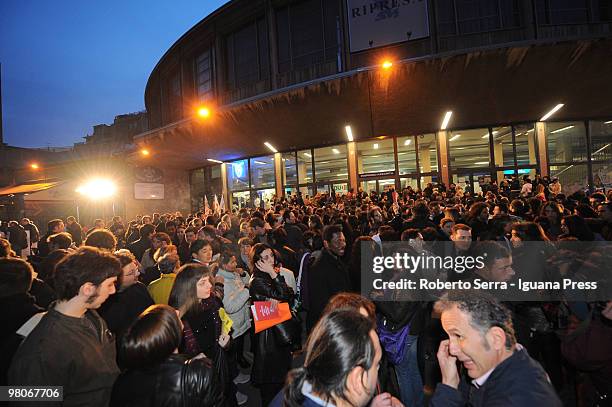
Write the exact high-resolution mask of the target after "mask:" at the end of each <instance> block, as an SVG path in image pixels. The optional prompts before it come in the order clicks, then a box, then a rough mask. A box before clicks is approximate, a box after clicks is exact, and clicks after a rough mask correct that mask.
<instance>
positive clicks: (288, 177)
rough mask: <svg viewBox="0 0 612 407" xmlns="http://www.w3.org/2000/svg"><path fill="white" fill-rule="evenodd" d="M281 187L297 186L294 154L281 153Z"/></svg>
mask: <svg viewBox="0 0 612 407" xmlns="http://www.w3.org/2000/svg"><path fill="white" fill-rule="evenodd" d="M282 160H283V186H288V185H292V186H293V185H297V166H296V164H295V152H291V153H283V154H282Z"/></svg>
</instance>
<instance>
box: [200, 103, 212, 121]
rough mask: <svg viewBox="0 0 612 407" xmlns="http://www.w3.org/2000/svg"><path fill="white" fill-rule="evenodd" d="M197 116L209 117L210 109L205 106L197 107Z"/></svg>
mask: <svg viewBox="0 0 612 407" xmlns="http://www.w3.org/2000/svg"><path fill="white" fill-rule="evenodd" d="M198 116H199V117H201V118H203V119H208V118H209V117H210V109H209V108H207V107H206V106H202V107H199V108H198Z"/></svg>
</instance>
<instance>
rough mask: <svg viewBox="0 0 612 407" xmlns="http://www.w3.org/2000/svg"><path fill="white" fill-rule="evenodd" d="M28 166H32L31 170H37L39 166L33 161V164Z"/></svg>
mask: <svg viewBox="0 0 612 407" xmlns="http://www.w3.org/2000/svg"><path fill="white" fill-rule="evenodd" d="M30 168H32V169H33V170H37V169H38V168H40V167H39V166H38V164H36V163H33V164H31V165H30Z"/></svg>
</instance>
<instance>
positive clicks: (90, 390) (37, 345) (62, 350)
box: [8, 247, 121, 406]
mask: <svg viewBox="0 0 612 407" xmlns="http://www.w3.org/2000/svg"><path fill="white" fill-rule="evenodd" d="M120 273H121V266H120V263H119V260H117V259H116V258H115V257H114V256H113V255H112V254H110V253H106V252H103V251H101V250H100V249H96V248H92V247H82V248H80V249H79V250H77V251H76V252H75V253H73V254H70V255H68V256H67V257H66V258H65V259H63V260H62V261H61V262H60V263H58V265H57V266H56V268H55V273H54V281H55V289H56V292H57V297H58V301H57V302H56V303H55V305H54V306H53V307H52V308H50V309H49V311H48V312H47V313H46V314H45V315H44V316H43V317H42V319H41V320H40V322H39V323H38V325H36V327H35V328H34V329H33V330H32V331H31V332H30V333H29V334H28V335H27V337H26V339H25V340H24V341H23V343H22V344H21V346H20V347H19V349H18V350H17V353H16V354H15V356H14V357H13V361H12V364H11V367H10V369H9V373H8V383H9V385H13V386H15V385H19V386H36V385H46V386H63V389H64V393H63V397H64V400H63V403H64V405H65V406H76V405H88V406H107V405H108V403H109V401H110V395H111V389H112V386H113V383H114V381H115V379H116V377H117V375H118V374H119V368H118V367H117V363H116V362H115V355H116V351H115V340H114V337H113V335H112V334H110V331H109V330H108V328H107V326H106V323H105V322H104V320H103V319H102V318H100V316H99V315H98V313H97V312H96V311H95V310H96V309H97V308H99V307H100V305H102V304H103V303H104V301H106V299H107V298H108V297H109V295H112V294H114V292H115V282H116V281H117V276H118V275H119V274H120Z"/></svg>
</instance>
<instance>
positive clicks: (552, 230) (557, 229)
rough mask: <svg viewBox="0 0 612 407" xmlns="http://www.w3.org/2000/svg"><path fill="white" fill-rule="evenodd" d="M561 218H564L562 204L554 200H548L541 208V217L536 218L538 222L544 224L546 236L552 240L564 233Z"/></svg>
mask: <svg viewBox="0 0 612 407" xmlns="http://www.w3.org/2000/svg"><path fill="white" fill-rule="evenodd" d="M561 218H563V209H562V208H561V206H560V205H559V204H558V203H556V202H554V201H548V202H546V203H545V204H544V205H543V206H542V208H541V209H540V217H539V218H538V219H536V222H538V223H540V224H541V225H542V227H543V228H544V232H546V236H548V238H549V239H550V240H557V238H558V237H559V235H561V234H562V233H563V232H562V231H561ZM543 221H544V222H543Z"/></svg>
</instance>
